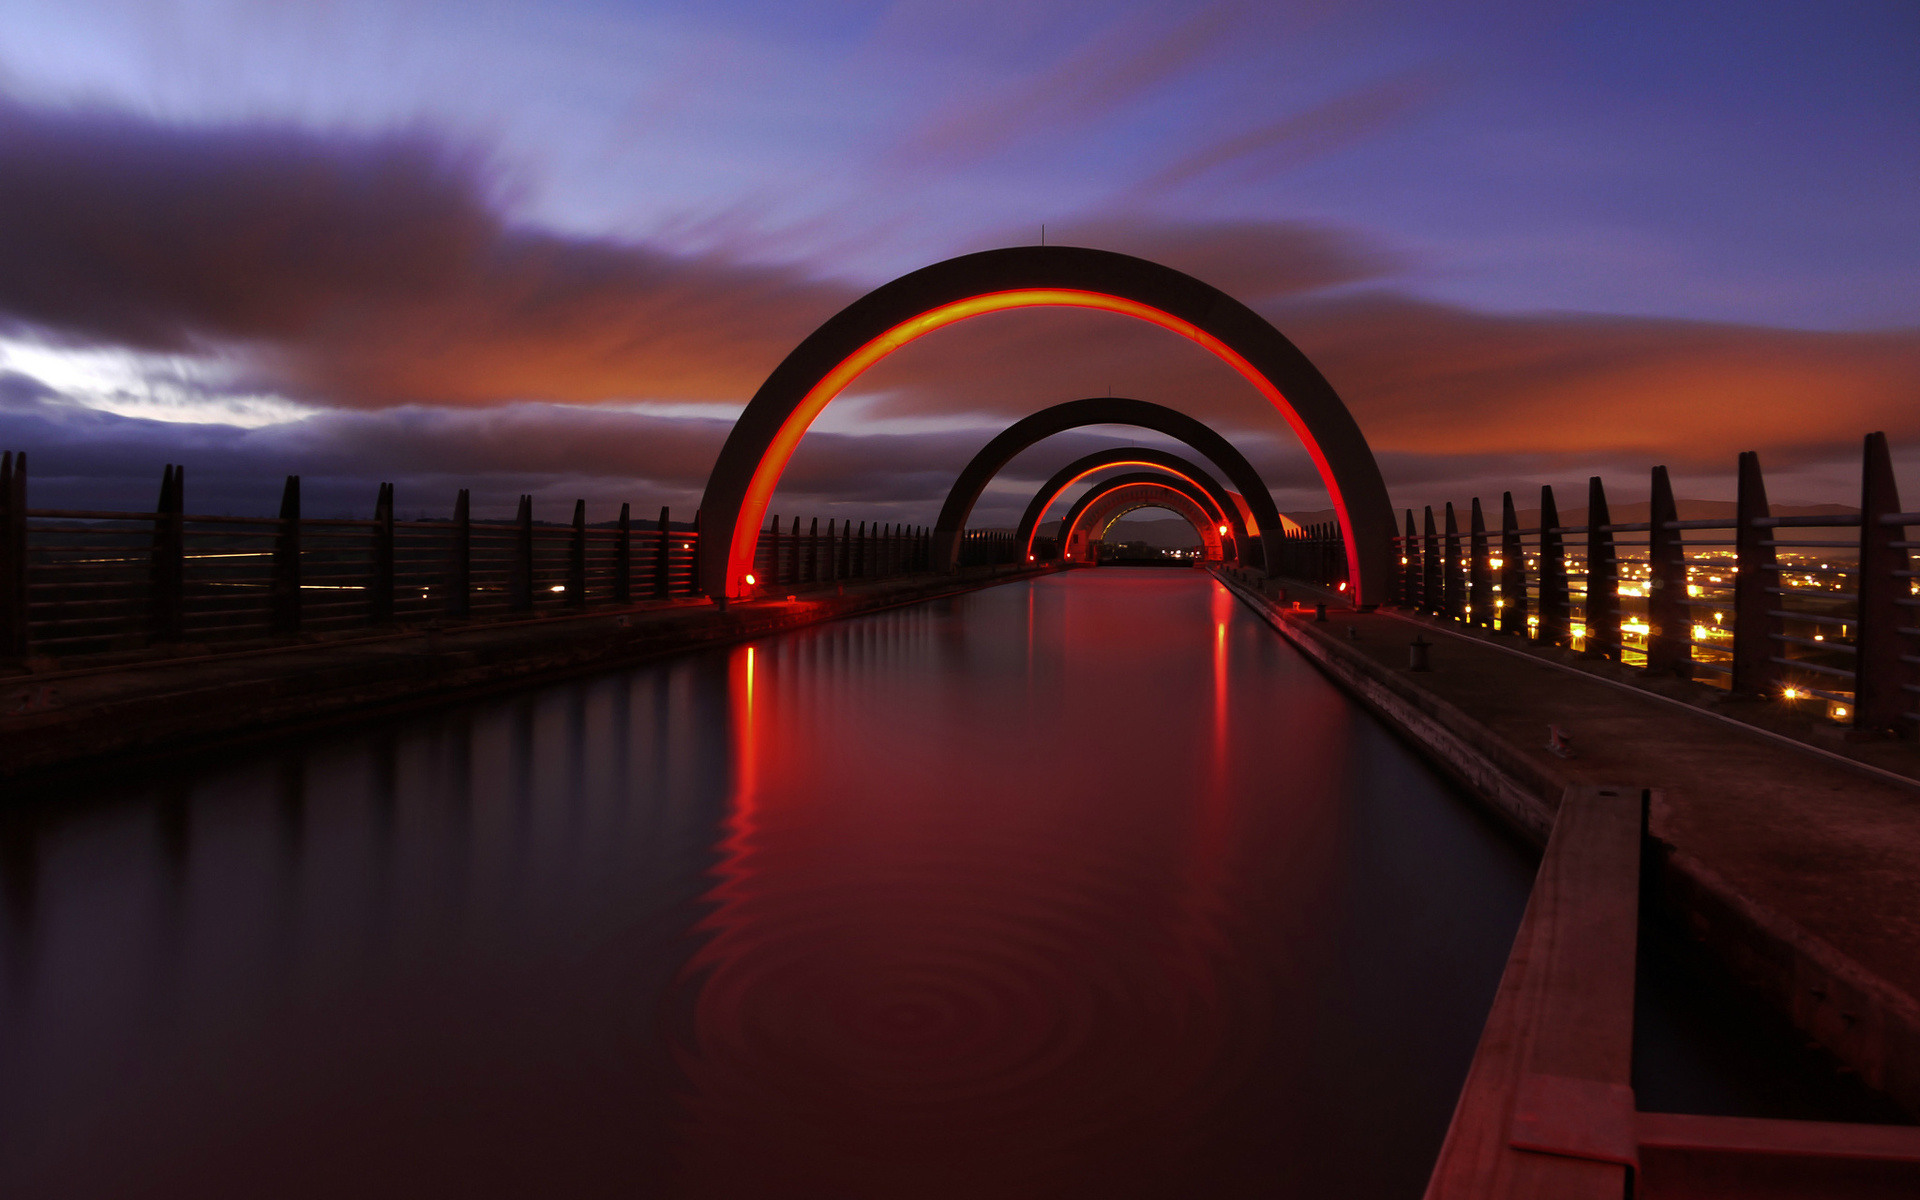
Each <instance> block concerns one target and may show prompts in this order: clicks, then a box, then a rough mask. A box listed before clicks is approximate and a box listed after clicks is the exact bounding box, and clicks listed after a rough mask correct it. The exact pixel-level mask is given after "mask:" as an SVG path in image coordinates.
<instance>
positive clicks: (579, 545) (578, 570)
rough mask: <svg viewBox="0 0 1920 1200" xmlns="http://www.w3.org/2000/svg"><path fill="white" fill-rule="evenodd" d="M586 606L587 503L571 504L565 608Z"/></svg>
mask: <svg viewBox="0 0 1920 1200" xmlns="http://www.w3.org/2000/svg"><path fill="white" fill-rule="evenodd" d="M586 606H587V502H586V501H585V500H575V501H574V502H573V536H572V537H570V538H569V539H568V540H567V607H568V608H585V607H586Z"/></svg>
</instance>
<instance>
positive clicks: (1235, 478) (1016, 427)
mask: <svg viewBox="0 0 1920 1200" xmlns="http://www.w3.org/2000/svg"><path fill="white" fill-rule="evenodd" d="M1087 425H1132V426H1134V427H1136V428H1139V429H1151V430H1153V431H1154V432H1155V433H1163V434H1166V435H1167V436H1168V437H1170V438H1172V439H1173V440H1175V441H1177V442H1181V443H1183V444H1185V445H1186V446H1187V447H1188V448H1189V449H1191V450H1193V451H1194V452H1195V453H1197V454H1199V455H1200V456H1201V457H1202V458H1204V459H1206V460H1207V461H1208V462H1211V463H1212V464H1213V465H1214V466H1215V467H1217V468H1219V470H1220V472H1221V474H1223V475H1225V476H1226V477H1227V479H1228V480H1229V481H1230V482H1231V483H1232V484H1233V486H1235V487H1237V488H1239V489H1240V494H1241V496H1242V497H1243V498H1245V501H1246V504H1247V506H1248V508H1247V512H1246V513H1242V514H1241V519H1242V523H1243V524H1244V523H1246V521H1247V519H1248V516H1249V514H1250V515H1251V521H1252V524H1251V527H1250V528H1249V529H1247V530H1245V531H1243V533H1242V537H1241V540H1240V541H1239V543H1238V546H1239V549H1240V557H1241V559H1242V560H1243V561H1246V562H1248V563H1257V562H1264V561H1265V560H1264V558H1263V557H1262V542H1261V541H1260V540H1259V539H1260V537H1261V534H1262V533H1263V532H1264V531H1265V530H1266V529H1269V528H1278V527H1280V526H1281V523H1282V521H1283V518H1282V517H1281V516H1280V514H1279V512H1278V511H1277V510H1276V509H1275V508H1274V506H1273V494H1272V493H1271V492H1269V491H1267V485H1266V483H1265V482H1263V481H1262V480H1261V478H1260V472H1258V471H1256V470H1254V469H1253V464H1252V463H1250V462H1248V461H1247V456H1246V455H1244V454H1242V453H1240V451H1239V449H1238V448H1236V447H1235V446H1234V444H1233V443H1232V442H1229V441H1228V440H1227V439H1226V438H1224V437H1221V436H1220V435H1219V434H1217V433H1215V432H1214V431H1213V430H1212V428H1210V427H1209V426H1208V425H1207V424H1206V423H1205V422H1204V421H1199V420H1196V419H1195V418H1193V417H1190V416H1188V415H1187V414H1186V413H1183V412H1181V411H1180V410H1179V409H1177V408H1168V407H1167V406H1166V405H1164V404H1154V403H1152V402H1150V401H1146V400H1132V399H1129V398H1127V397H1125V396H1095V397H1093V398H1091V399H1087V400H1069V401H1067V402H1066V403H1065V404H1056V405H1054V406H1052V407H1051V408H1043V409H1041V410H1040V411H1039V412H1037V413H1034V414H1033V415H1031V416H1028V417H1023V418H1021V419H1020V420H1018V421H1015V422H1014V423H1013V424H1012V425H1009V426H1007V428H1005V429H1004V430H1002V431H1001V432H1000V433H999V434H998V435H997V436H996V437H995V438H994V439H993V440H992V441H990V442H988V443H987V444H986V445H985V446H983V447H981V448H980V452H979V453H978V454H976V455H974V456H973V461H971V462H969V463H968V464H967V465H966V468H965V469H964V470H962V471H961V472H960V477H959V478H958V479H955V480H954V481H953V490H952V491H950V492H948V493H947V502H946V503H945V504H944V505H942V506H941V508H940V517H939V519H938V520H936V521H935V522H934V523H933V565H934V569H935V570H947V571H951V570H953V569H954V566H955V565H956V564H957V563H958V562H959V551H960V533H961V531H962V530H964V529H965V528H966V525H967V515H968V514H969V513H971V512H972V511H973V506H974V505H975V504H976V503H978V501H979V499H980V495H981V493H982V492H984V491H986V488H987V484H988V483H990V482H991V481H992V480H993V477H994V476H995V475H998V474H999V473H1000V471H1001V469H1002V468H1004V467H1005V466H1006V465H1007V464H1008V463H1009V462H1012V461H1013V457H1014V455H1016V454H1019V453H1020V452H1021V451H1022V450H1025V449H1026V448H1027V447H1029V446H1031V445H1033V444H1035V443H1036V442H1039V441H1041V440H1043V439H1045V438H1049V437H1052V436H1053V435H1054V434H1056V433H1065V432H1066V431H1067V430H1069V429H1079V428H1082V427H1084V426H1087ZM1234 507H1235V508H1236V509H1237V508H1238V507H1239V506H1238V505H1235V506H1234ZM1388 517H1389V519H1391V517H1392V514H1391V513H1389V514H1388ZM1249 535H1250V536H1249ZM1023 553H1024V552H1023ZM1278 561H1279V560H1278V558H1277V557H1276V558H1275V560H1274V564H1273V565H1276V566H1277V564H1278Z"/></svg>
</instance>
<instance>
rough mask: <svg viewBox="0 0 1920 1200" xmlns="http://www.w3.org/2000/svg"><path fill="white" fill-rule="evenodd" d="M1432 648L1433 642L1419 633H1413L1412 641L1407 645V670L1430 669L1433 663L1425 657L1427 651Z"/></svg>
mask: <svg viewBox="0 0 1920 1200" xmlns="http://www.w3.org/2000/svg"><path fill="white" fill-rule="evenodd" d="M1431 649H1433V643H1432V642H1429V641H1428V640H1427V639H1426V638H1424V637H1422V636H1421V635H1420V634H1417V633H1416V634H1414V635H1413V642H1412V643H1411V644H1410V645H1408V647H1407V670H1409V671H1431V670H1433V663H1432V662H1431V661H1430V660H1429V659H1428V658H1427V651H1429V650H1431Z"/></svg>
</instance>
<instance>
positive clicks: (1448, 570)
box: [1441, 500, 1467, 622]
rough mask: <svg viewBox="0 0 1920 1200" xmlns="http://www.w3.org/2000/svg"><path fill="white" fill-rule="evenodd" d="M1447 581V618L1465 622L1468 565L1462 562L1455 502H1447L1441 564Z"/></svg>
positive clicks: (1445, 586)
mask: <svg viewBox="0 0 1920 1200" xmlns="http://www.w3.org/2000/svg"><path fill="white" fill-rule="evenodd" d="M1441 569H1442V571H1443V577H1444V578H1445V580H1446V583H1445V585H1444V591H1445V593H1446V598H1447V603H1446V608H1447V618H1448V619H1449V620H1453V621H1460V622H1465V621H1466V619H1467V573H1466V564H1465V563H1462V562H1461V561H1460V520H1459V518H1458V517H1456V516H1455V515H1454V512H1453V501H1451V500H1449V501H1447V542H1446V561H1445V562H1443V563H1442V564H1441Z"/></svg>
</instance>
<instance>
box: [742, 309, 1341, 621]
mask: <svg viewBox="0 0 1920 1200" xmlns="http://www.w3.org/2000/svg"><path fill="white" fill-rule="evenodd" d="M1016 308H1091V309H1097V310H1100V311H1102V312H1110V313H1118V314H1120V315H1121V316H1127V317H1134V318H1136V319H1138V320H1142V321H1146V322H1149V323H1150V324H1154V325H1158V326H1160V328H1162V329H1166V330H1170V331H1171V332H1173V333H1177V334H1179V335H1180V336H1181V337H1184V338H1186V339H1188V340H1189V341H1192V342H1194V343H1196V344H1198V345H1199V346H1201V347H1202V348H1204V349H1205V350H1207V351H1208V352H1210V353H1211V354H1213V356H1214V357H1216V358H1218V359H1220V360H1221V361H1222V362H1224V363H1226V364H1227V365H1228V366H1230V367H1232V368H1233V369H1234V370H1235V371H1236V372H1238V373H1239V374H1240V376H1241V377H1242V378H1244V379H1245V380H1246V381H1247V382H1249V383H1251V384H1252V385H1253V386H1254V388H1255V389H1256V390H1257V391H1259V393H1260V394H1261V395H1262V396H1265V397H1266V398H1267V400H1268V402H1270V403H1271V404H1272V405H1273V406H1274V407H1275V408H1276V409H1278V410H1279V411H1280V415H1281V416H1283V417H1285V418H1286V421H1287V424H1288V425H1289V426H1291V427H1292V428H1293V431H1294V433H1295V434H1296V435H1297V436H1298V437H1299V438H1300V442H1301V444H1302V445H1303V446H1305V447H1306V450H1307V454H1308V455H1309V456H1310V457H1311V458H1312V459H1313V465H1314V467H1315V469H1316V470H1318V471H1319V472H1320V478H1321V480H1322V481H1323V482H1324V483H1325V484H1326V487H1327V495H1328V498H1329V499H1331V500H1332V501H1333V508H1334V511H1335V512H1336V513H1338V514H1339V518H1340V524H1341V527H1342V528H1344V529H1346V530H1347V534H1348V536H1347V559H1348V564H1347V565H1348V570H1349V571H1350V572H1351V573H1352V574H1356V575H1357V574H1358V573H1359V571H1360V560H1359V557H1358V551H1357V550H1356V548H1355V547H1356V540H1355V539H1354V537H1353V536H1352V524H1351V522H1350V521H1349V520H1348V517H1347V501H1346V497H1345V496H1344V495H1342V494H1341V492H1340V484H1339V481H1338V480H1336V479H1335V478H1334V475H1333V468H1332V467H1331V465H1330V464H1329V463H1328V462H1327V457H1326V455H1325V454H1323V453H1322V452H1321V450H1320V446H1319V444H1318V443H1316V442H1315V441H1314V439H1313V434H1312V432H1311V431H1310V430H1309V429H1308V428H1307V426H1306V422H1304V421H1302V420H1301V419H1300V417H1299V415H1298V414H1297V413H1295V412H1294V411H1293V406H1292V405H1291V404H1289V403H1287V399H1286V397H1285V396H1283V395H1282V394H1281V393H1280V389H1279V388H1278V387H1276V386H1274V384H1273V382H1272V381H1271V380H1269V379H1268V378H1267V377H1266V376H1265V375H1262V374H1261V373H1260V371H1259V370H1258V369H1257V368H1256V367H1255V366H1254V365H1253V364H1252V363H1250V362H1248V361H1247V360H1246V359H1245V358H1244V357H1242V356H1241V355H1240V353H1239V352H1238V351H1236V350H1234V349H1233V348H1232V347H1230V346H1228V345H1227V344H1226V343H1225V342H1223V341H1221V340H1220V339H1219V338H1217V337H1214V336H1213V335H1212V334H1210V333H1208V332H1206V331H1205V330H1203V329H1201V328H1200V327H1199V326H1197V325H1195V324H1193V323H1192V322H1191V321H1185V320H1182V319H1181V318H1179V317H1176V316H1174V315H1173V314H1171V313H1167V312H1162V311H1161V310H1160V309H1157V308H1155V307H1153V306H1152V305H1150V304H1142V303H1140V302H1139V301H1137V300H1127V299H1124V298H1123V297H1120V296H1110V295H1107V294H1106V293H1105V292H1089V291H1082V290H1079V289H1076V288H1017V289H1013V290H1010V291H1004V292H987V293H984V294H982V295H978V296H969V297H966V298H965V299H962V300H955V301H952V302H950V303H947V304H942V305H939V306H938V307H935V308H930V309H928V310H927V311H926V312H923V313H921V314H920V315H918V316H916V317H912V318H909V319H908V320H905V321H902V322H900V324H898V325H895V326H894V327H893V328H892V329H889V330H887V331H886V332H885V333H883V334H881V335H880V336H879V337H876V338H874V339H873V340H872V341H870V342H868V343H867V344H866V345H864V346H862V347H860V348H859V349H858V350H855V351H854V352H853V353H852V354H849V355H847V357H845V358H843V359H841V360H840V362H839V364H838V365H837V366H835V367H834V368H833V370H831V371H829V372H827V373H826V375H824V376H823V377H822V378H821V379H820V382H818V383H816V384H814V385H813V387H811V388H809V389H808V390H807V394H806V395H805V396H802V397H801V398H800V403H799V404H797V405H795V406H794V409H793V411H792V413H790V414H789V415H788V416H787V419H786V421H785V422H783V423H782V424H781V426H780V429H779V431H778V432H777V433H775V434H774V436H773V439H772V441H771V443H770V444H769V445H768V446H767V451H766V453H765V454H764V455H762V456H761V458H760V462H759V463H758V464H757V465H756V466H755V467H754V470H753V478H752V479H750V480H749V481H748V482H747V489H746V495H745V496H744V497H743V498H742V500H741V504H740V516H739V518H738V520H736V521H735V522H734V526H733V533H732V535H731V536H732V541H731V542H730V543H729V544H728V547H727V577H728V578H729V579H741V578H745V577H746V576H747V574H748V572H749V571H750V570H751V569H752V566H753V549H754V545H755V543H756V542H757V541H758V540H759V537H760V527H761V526H762V525H763V524H764V523H765V518H766V513H767V505H768V503H769V502H771V501H772V499H773V490H774V488H775V487H776V486H778V484H779V482H780V475H781V473H782V472H783V471H785V470H786V467H787V460H788V459H790V458H792V457H793V452H794V450H795V449H796V448H797V447H798V446H799V445H800V439H801V438H802V437H804V436H805V435H806V432H807V428H808V427H809V426H811V425H812V424H813V422H814V418H816V417H818V416H819V415H820V412H821V410H822V409H824V408H826V406H827V405H828V403H830V402H831V401H832V400H833V398H834V397H835V396H838V395H839V394H840V393H841V392H842V391H845V390H846V388H847V386H848V385H849V384H851V383H852V382H853V381H854V380H856V379H858V378H859V377H860V376H861V375H862V374H864V373H865V372H866V370H867V368H869V367H871V366H873V365H874V364H875V363H877V362H879V361H880V360H881V359H883V358H885V357H886V356H887V355H889V354H892V353H893V352H894V351H895V350H898V349H899V348H900V347H902V346H904V345H906V344H907V343H909V342H913V341H916V340H918V339H920V338H923V337H925V336H926V335H927V334H929V333H932V332H933V331H934V330H936V329H944V328H945V327H947V326H948V325H952V324H955V323H956V322H959V321H964V320H966V319H967V318H969V317H978V316H983V315H985V314H987V313H995V312H1006V311H1008V310H1010V309H1016ZM748 582H749V584H751V582H752V581H751V580H750V579H749V580H748Z"/></svg>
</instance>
